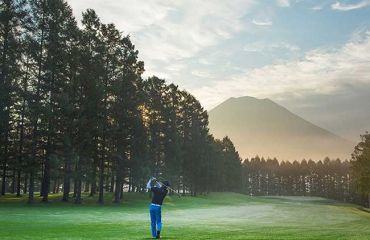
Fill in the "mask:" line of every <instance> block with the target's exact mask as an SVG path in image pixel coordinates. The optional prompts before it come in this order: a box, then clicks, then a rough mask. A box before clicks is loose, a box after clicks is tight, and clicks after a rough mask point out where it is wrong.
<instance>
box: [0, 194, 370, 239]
mask: <svg viewBox="0 0 370 240" xmlns="http://www.w3.org/2000/svg"><path fill="white" fill-rule="evenodd" d="M51 198H52V199H53V200H52V201H53V202H52V203H49V204H41V203H37V204H34V205H32V206H28V205H27V204H26V203H25V199H15V198H14V197H12V196H9V195H8V196H6V197H2V198H0V239H150V226H149V225H150V224H149V216H148V215H149V214H148V202H149V199H148V195H147V194H125V201H124V202H123V203H122V204H120V205H114V204H107V205H104V206H98V205H96V204H95V203H94V202H95V199H92V198H88V197H85V199H84V201H85V203H84V204H83V205H81V206H75V205H74V204H64V203H60V202H59V200H58V199H59V198H60V196H52V197H51ZM108 198H109V196H107V202H108V201H109V200H108ZM162 211H163V212H162V219H163V220H162V221H163V224H164V227H163V231H162V233H163V236H162V239H193V240H194V239H336V240H337V239H370V213H367V212H363V211H361V210H358V209H357V207H356V206H353V205H347V204H340V203H336V202H333V201H328V200H325V199H322V198H311V197H248V196H244V195H240V194H234V193H212V194H209V195H208V196H200V197H196V198H194V197H183V198H177V197H175V196H174V197H167V198H166V201H165V206H164V207H163V210H162Z"/></svg>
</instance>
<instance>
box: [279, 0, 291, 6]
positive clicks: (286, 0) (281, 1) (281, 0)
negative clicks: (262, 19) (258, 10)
mask: <svg viewBox="0 0 370 240" xmlns="http://www.w3.org/2000/svg"><path fill="white" fill-rule="evenodd" d="M277 3H278V5H279V6H280V7H290V1H289V0H277Z"/></svg>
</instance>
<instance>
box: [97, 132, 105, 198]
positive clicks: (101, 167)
mask: <svg viewBox="0 0 370 240" xmlns="http://www.w3.org/2000/svg"><path fill="white" fill-rule="evenodd" d="M104 159H105V138H103V146H102V156H101V159H100V164H99V200H98V203H100V204H103V203H104Z"/></svg>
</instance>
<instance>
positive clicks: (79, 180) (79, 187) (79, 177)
mask: <svg viewBox="0 0 370 240" xmlns="http://www.w3.org/2000/svg"><path fill="white" fill-rule="evenodd" d="M83 160H84V157H81V156H80V157H79V159H78V162H77V168H76V180H75V186H74V187H75V189H74V190H75V194H76V198H75V203H76V204H80V203H81V191H82V161H83Z"/></svg>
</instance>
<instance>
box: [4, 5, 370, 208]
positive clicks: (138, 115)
mask: <svg viewBox="0 0 370 240" xmlns="http://www.w3.org/2000/svg"><path fill="white" fill-rule="evenodd" d="M0 4H1V13H0V18H1V25H0V34H1V35H0V38H1V46H0V53H1V79H0V164H1V173H0V176H1V180H0V181H1V195H5V194H6V193H8V192H9V193H14V194H16V195H17V196H20V195H21V194H28V202H29V203H32V202H34V195H35V194H40V196H42V201H43V202H48V196H49V194H50V193H58V192H60V191H61V192H62V200H63V201H65V202H67V201H74V202H75V203H77V204H79V203H81V202H82V197H81V196H82V193H83V192H88V193H89V195H91V196H93V195H98V199H99V200H98V202H99V203H101V204H102V203H103V201H104V193H106V192H113V193H114V199H113V201H114V202H117V203H118V202H120V201H121V200H122V198H123V197H124V192H125V191H128V192H132V191H134V192H142V191H145V184H146V181H147V180H148V178H149V177H150V176H156V177H162V178H165V179H168V180H169V181H170V182H171V185H172V187H173V188H174V189H177V190H178V192H179V193H182V194H185V193H186V194H190V195H192V196H195V195H197V194H203V193H207V192H212V191H228V192H232V191H234V192H242V193H245V194H249V195H310V196H323V197H327V198H333V199H338V200H341V201H350V202H357V203H361V204H364V205H366V204H370V197H369V196H370V195H369V193H370V189H369V188H370V187H369V186H370V184H369V183H370V173H369V171H370V170H369V169H370V168H369V167H365V166H369V155H370V154H369V152H370V150H369V149H370V144H369V143H370V136H369V134H368V133H366V134H365V135H363V136H362V141H361V142H360V143H359V145H357V146H356V148H355V149H354V153H353V156H352V159H351V160H350V161H341V160H330V159H324V160H323V161H318V162H314V161H312V160H308V161H306V160H302V161H300V162H298V161H295V162H293V163H290V162H287V161H281V162H279V161H278V160H277V159H267V160H265V159H263V158H260V157H258V156H257V157H255V158H251V159H246V160H244V161H242V159H241V158H240V156H239V154H238V152H237V149H235V146H234V145H233V143H232V140H231V139H229V138H228V137H226V136H225V138H223V139H215V138H214V137H213V136H212V134H211V133H210V132H209V129H208V115H207V111H206V110H205V109H204V108H203V107H202V105H201V104H200V102H199V101H198V100H197V99H196V98H195V97H194V96H193V95H191V94H190V93H189V92H187V91H185V90H181V89H180V88H179V87H178V86H176V85H174V84H168V83H167V82H166V81H165V80H164V79H160V78H158V77H156V76H152V77H149V78H144V77H143V73H144V71H145V65H144V62H143V61H140V58H139V51H138V50H137V49H136V48H135V45H134V44H133V43H132V42H131V39H130V36H129V35H124V34H123V32H122V31H121V30H119V29H117V28H116V27H115V25H114V24H112V23H108V24H106V23H102V22H101V21H100V19H99V17H98V15H97V14H96V12H95V11H94V10H92V9H87V10H86V11H85V12H84V13H83V16H82V22H81V24H77V21H76V19H75V18H74V16H73V13H72V9H71V7H70V6H69V5H68V4H67V3H66V1H64V0H28V1H27V0H2V1H1V3H0ZM368 200H369V201H368Z"/></svg>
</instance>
